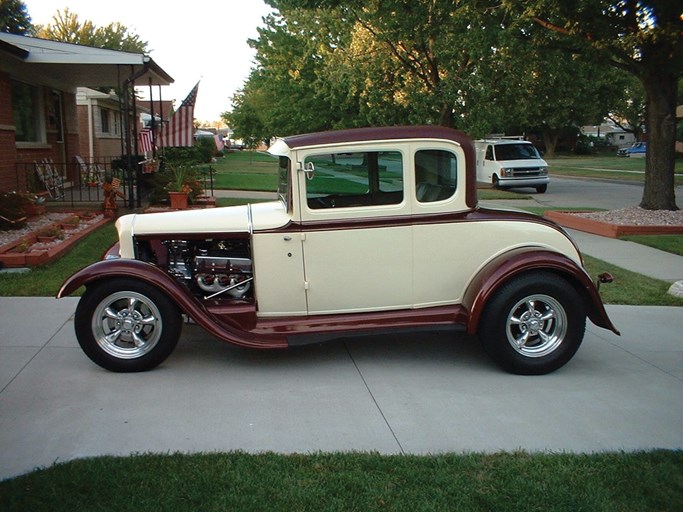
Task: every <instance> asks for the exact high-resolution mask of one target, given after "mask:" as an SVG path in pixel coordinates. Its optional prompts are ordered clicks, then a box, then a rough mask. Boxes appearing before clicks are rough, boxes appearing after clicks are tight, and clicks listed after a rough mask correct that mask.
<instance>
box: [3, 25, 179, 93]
mask: <svg viewBox="0 0 683 512" xmlns="http://www.w3.org/2000/svg"><path fill="white" fill-rule="evenodd" d="M0 54H2V55H6V56H7V57H8V58H4V57H3V58H2V59H0V70H2V71H5V72H8V73H10V74H12V75H13V76H16V77H17V78H24V79H31V78H33V79H35V77H36V76H37V75H39V76H41V79H42V80H43V81H46V82H47V83H48V84H51V85H53V86H56V87H57V86H61V87H65V86H66V87H77V86H87V87H106V86H112V87H114V86H118V85H120V84H122V83H123V82H124V81H125V80H126V79H128V78H130V77H135V81H136V83H137V84H138V85H147V84H148V83H149V81H150V80H151V83H152V84H153V85H169V84H171V83H173V82H174V80H173V78H172V77H171V76H170V75H169V74H168V73H166V71H164V70H163V69H162V68H161V67H160V66H159V65H158V64H157V63H156V62H154V60H153V59H152V58H151V57H150V56H149V55H145V54H143V53H131V52H122V51H117V50H108V49H105V48H94V47H92V46H84V45H80V44H71V43H62V42H59V41H50V40H48V39H39V38H35V37H27V36H20V35H16V34H7V33H5V32H0Z"/></svg>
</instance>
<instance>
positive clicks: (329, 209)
mask: <svg viewBox="0 0 683 512" xmlns="http://www.w3.org/2000/svg"><path fill="white" fill-rule="evenodd" d="M297 159H298V161H299V165H300V168H301V171H300V172H299V180H298V181H299V201H300V205H299V206H300V208H299V211H300V212H301V227H302V238H303V253H304V275H305V288H306V297H307V303H308V312H309V314H316V315H317V314H331V313H357V312H368V311H381V310H391V309H403V308H408V307H411V305H412V234H411V231H412V229H411V219H410V199H409V198H408V197H406V196H407V193H406V189H407V187H406V172H405V169H404V167H405V165H404V164H405V162H406V155H405V152H404V151H403V150H402V149H401V147H400V144H393V145H389V146H387V145H367V146H364V147H362V148H361V149H359V148H358V147H357V146H356V147H349V148H346V149H345V148H343V147H339V148H335V149H333V150H332V151H330V150H326V151H321V150H316V149H312V150H309V151H305V152H301V153H300V155H299V156H298V157H297Z"/></svg>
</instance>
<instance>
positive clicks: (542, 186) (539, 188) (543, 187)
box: [536, 184, 548, 194]
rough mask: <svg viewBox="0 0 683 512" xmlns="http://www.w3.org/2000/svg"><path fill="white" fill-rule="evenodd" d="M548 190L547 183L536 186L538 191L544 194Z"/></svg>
mask: <svg viewBox="0 0 683 512" xmlns="http://www.w3.org/2000/svg"><path fill="white" fill-rule="evenodd" d="M546 190H548V185H547V184H546V185H539V186H538V187H536V192H538V193H539V194H544V193H545V191H546Z"/></svg>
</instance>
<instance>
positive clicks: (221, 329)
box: [57, 259, 287, 349]
mask: <svg viewBox="0 0 683 512" xmlns="http://www.w3.org/2000/svg"><path fill="white" fill-rule="evenodd" d="M116 277H126V278H133V279H140V280H141V281H144V282H146V283H149V284H151V285H152V286H155V287H156V288H158V289H159V290H161V291H162V292H164V293H165V294H166V295H168V296H169V297H170V298H171V299H172V300H173V301H174V302H175V303H176V304H177V305H178V307H179V308H180V309H181V311H183V312H184V313H185V314H187V315H188V316H190V317H191V318H192V319H193V320H194V321H195V322H197V323H198V324H199V325H200V326H201V327H203V328H204V329H205V330H206V331H207V332H209V333H210V334H212V335H214V336H216V337H217V338H220V339H222V340H223V341H227V342H229V343H232V344H234V345H238V346H241V347H248V348H262V349H263V348H286V347H287V340H286V338H285V337H284V336H282V335H274V334H259V335H255V334H254V333H252V332H249V331H247V330H244V329H242V328H240V326H239V324H238V323H237V322H235V323H234V324H233V325H228V324H227V323H226V322H218V321H217V320H216V318H215V317H214V316H213V315H212V314H211V313H210V312H208V311H207V309H206V308H205V307H204V305H203V304H202V303H201V302H200V301H199V300H197V298H196V297H194V296H193V295H192V294H191V293H190V292H189V291H188V290H187V288H185V287H184V286H183V285H182V284H181V283H179V282H178V281H176V280H175V279H174V278H173V277H171V276H170V275H168V274H167V273H166V272H164V271H163V270H161V269H160V268H158V267H156V266H155V265H152V264H151V263H145V262H143V261H140V260H132V259H114V260H103V261H98V262H97V263H93V264H92V265H89V266H87V267H85V268H84V269H82V270H80V271H78V272H76V273H75V274H74V275H72V276H71V277H69V278H68V279H67V280H66V281H65V282H64V284H62V287H61V288H60V289H59V291H58V292H57V298H58V299H59V298H62V297H66V296H67V295H70V294H72V293H73V292H75V291H76V290H77V289H78V288H80V287H81V286H88V285H91V284H93V283H95V282H97V281H101V280H103V279H111V278H116ZM235 313H236V314H239V313H241V314H244V311H238V310H237V309H235ZM252 313H253V315H254V317H255V311H253V312H252ZM254 320H255V318H254Z"/></svg>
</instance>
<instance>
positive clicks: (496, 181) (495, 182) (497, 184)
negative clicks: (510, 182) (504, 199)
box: [491, 174, 501, 188]
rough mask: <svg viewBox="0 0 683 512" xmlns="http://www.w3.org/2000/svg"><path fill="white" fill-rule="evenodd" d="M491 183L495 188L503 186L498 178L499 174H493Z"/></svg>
mask: <svg viewBox="0 0 683 512" xmlns="http://www.w3.org/2000/svg"><path fill="white" fill-rule="evenodd" d="M491 185H492V186H493V188H501V186H500V180H499V179H498V176H496V175H495V174H494V175H493V178H492V179H491Z"/></svg>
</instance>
